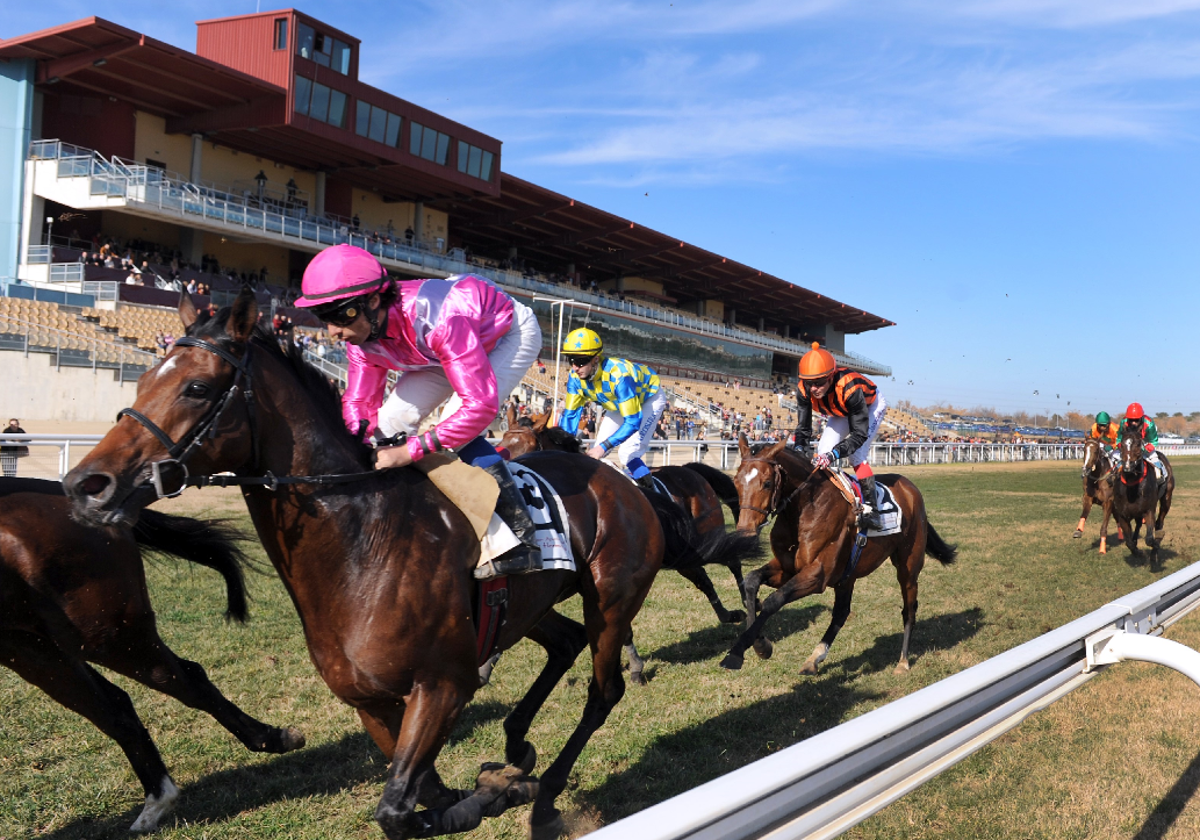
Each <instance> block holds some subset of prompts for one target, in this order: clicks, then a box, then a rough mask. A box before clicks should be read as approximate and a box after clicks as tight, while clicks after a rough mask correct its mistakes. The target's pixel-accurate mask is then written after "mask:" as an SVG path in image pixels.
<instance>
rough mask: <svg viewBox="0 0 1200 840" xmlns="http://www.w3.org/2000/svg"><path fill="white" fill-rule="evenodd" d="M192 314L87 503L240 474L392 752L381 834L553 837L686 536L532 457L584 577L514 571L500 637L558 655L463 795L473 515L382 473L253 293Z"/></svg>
mask: <svg viewBox="0 0 1200 840" xmlns="http://www.w3.org/2000/svg"><path fill="white" fill-rule="evenodd" d="M180 315H181V317H182V319H183V322H184V326H185V327H186V331H187V335H186V336H185V337H184V338H181V339H179V340H178V341H176V342H175V344H174V346H173V348H172V350H171V352H170V353H169V354H168V355H167V356H166V357H165V359H164V360H163V361H162V362H161V363H160V364H159V365H158V366H156V367H154V368H152V369H151V370H149V371H147V372H146V373H145V374H143V376H142V377H141V379H140V380H139V382H138V396H137V401H136V402H135V404H134V408H133V409H127V410H126V412H125V416H124V417H122V419H121V420H120V421H119V422H118V423H117V425H116V426H115V427H114V428H113V429H112V430H111V431H110V432H109V433H108V434H107V435H106V436H105V438H104V439H103V440H102V441H101V442H100V443H99V444H98V445H97V446H96V448H95V449H93V450H92V452H91V453H90V454H89V455H88V456H87V457H85V458H84V460H83V462H82V463H80V464H79V466H77V467H76V468H75V469H74V470H72V471H71V473H70V474H69V475H68V476H67V479H66V482H65V484H66V486H67V489H68V493H69V494H70V495H71V496H72V498H73V499H74V501H75V509H76V512H77V515H79V516H83V517H86V518H87V519H89V520H90V521H93V522H100V523H114V522H127V521H131V520H134V519H136V518H137V516H138V514H139V512H140V511H141V510H142V508H143V507H144V506H145V505H147V504H149V503H150V502H152V501H154V500H155V499H156V498H157V497H158V496H159V495H160V494H161V493H162V492H171V491H173V490H178V489H180V485H181V483H182V480H183V476H184V475H185V474H186V471H190V472H191V473H192V474H193V478H192V479H191V480H192V482H193V483H200V484H202V483H205V480H207V479H208V477H211V476H212V475H213V474H215V473H219V472H225V471H232V472H234V473H236V474H237V476H238V477H237V478H233V479H232V481H233V482H234V483H241V484H244V485H246V487H245V490H244V495H245V498H246V504H247V507H248V508H249V510H250V516H251V519H252V520H253V522H254V524H255V527H256V529H257V530H258V534H259V537H260V538H261V540H262V542H263V545H264V546H265V548H266V551H267V554H268V556H269V557H270V559H271V562H272V563H273V564H274V566H275V569H276V571H277V572H278V573H279V575H280V577H281V578H282V579H283V582H284V585H285V586H286V588H287V590H288V592H289V593H290V595H291V597H292V600H293V603H294V604H295V606H296V609H297V611H298V612H299V614H300V618H301V621H302V624H303V627H304V633H305V639H306V641H307V643H308V648H309V652H310V654H311V656H312V660H313V663H314V664H315V665H316V667H317V670H318V671H319V673H320V674H321V677H322V678H323V679H324V680H325V682H326V684H327V685H328V686H329V687H330V689H331V690H332V691H333V692H334V694H335V695H337V696H338V697H339V698H341V699H342V700H343V701H345V702H346V703H348V704H349V705H351V706H352V707H354V709H355V710H356V711H357V712H358V714H359V717H360V718H361V720H362V722H363V724H364V726H365V727H366V729H367V732H368V733H369V734H370V735H371V737H372V738H373V739H374V741H375V742H376V744H377V745H378V746H379V748H380V749H381V750H382V751H383V752H384V754H386V755H388V756H389V757H390V758H391V760H392V764H391V768H390V770H389V772H388V780H387V784H386V786H385V788H384V792H383V796H382V798H381V800H380V803H379V805H378V807H377V808H376V811H375V819H376V820H377V821H378V823H379V824H380V826H381V828H382V829H383V831H384V833H385V834H386V835H387V836H388V837H390V838H407V837H429V836H433V835H439V834H448V833H453V832H460V831H467V830H470V829H472V828H474V827H475V826H477V825H479V823H480V822H481V821H482V819H483V818H484V817H487V816H495V815H497V814H499V813H501V812H503V811H504V810H506V809H508V808H510V807H513V806H514V805H519V804H522V803H524V802H529V801H530V800H531V799H532V800H533V801H534V807H533V813H532V815H531V820H530V822H531V829H532V834H533V836H534V838H536V840H543V838H553V837H556V836H558V835H559V833H560V832H561V831H562V819H561V815H560V814H559V812H558V810H557V808H556V807H555V804H554V802H555V799H556V798H557V797H558V795H559V794H561V793H562V791H563V789H564V788H565V787H566V784H567V778H568V774H569V773H570V771H571V768H572V767H573V766H574V764H575V761H576V760H577V759H578V757H579V754H580V752H581V751H582V750H583V748H584V746H585V745H586V744H587V741H588V739H589V738H590V737H591V735H592V733H594V732H595V731H596V730H597V729H598V728H599V727H600V726H601V724H603V723H604V721H605V719H606V718H607V717H608V715H609V713H610V712H611V710H612V709H613V707H614V706H615V705H616V703H617V702H618V701H619V700H620V699H621V696H622V695H623V694H624V691H625V685H624V681H623V680H622V678H621V673H620V655H621V644H622V642H623V641H624V640H625V639H626V638H627V636H628V634H629V632H630V623H631V622H632V620H633V618H634V616H635V615H636V614H637V612H638V609H639V608H640V607H641V605H642V601H643V599H644V598H645V597H646V593H647V592H648V591H649V589H650V586H651V584H652V583H653V581H654V575H655V573H656V572H657V571H658V569H659V567H660V564H661V563H662V561H663V557H664V551H666V550H669V549H670V547H671V545H672V543H671V537H670V535H668V534H666V533H665V532H664V529H663V527H662V525H661V524H660V522H659V519H658V517H657V516H656V512H655V510H654V508H653V506H652V503H651V502H650V501H649V500H648V499H647V497H646V496H644V495H643V494H642V493H641V492H640V491H639V490H638V488H637V486H636V485H634V484H633V483H631V482H629V481H627V480H626V479H625V478H623V477H622V476H621V475H620V474H619V473H617V472H615V471H614V470H612V469H609V468H608V467H606V466H604V465H602V464H599V463H596V462H594V461H592V460H591V459H588V460H587V461H584V460H583V459H580V458H578V457H575V456H571V455H564V454H560V453H553V452H545V453H536V454H534V455H530V456H528V457H527V458H526V461H525V463H526V464H527V465H528V466H530V467H533V468H535V469H536V470H537V471H538V472H539V473H540V474H541V475H542V476H543V477H544V478H545V479H546V480H547V481H548V482H549V483H550V484H551V485H552V486H553V487H554V488H555V489H556V490H557V492H558V493H559V494H560V495H561V497H562V500H563V504H564V505H565V507H566V510H567V516H568V520H569V521H570V526H571V546H572V549H573V551H574V554H575V558H576V565H577V567H578V571H563V570H555V571H550V570H547V571H542V572H540V573H538V574H532V575H523V576H519V577H512V578H509V579H508V580H507V581H506V585H507V593H508V594H507V602H508V613H507V622H506V623H505V624H504V625H503V626H502V627H501V629H500V630H499V632H498V646H499V649H500V650H504V649H507V648H509V647H511V646H512V645H514V644H516V643H517V642H518V641H519V640H520V639H522V638H525V637H528V638H530V639H532V640H533V641H534V642H536V643H538V644H540V645H541V646H542V647H544V648H545V649H546V652H547V654H548V658H547V663H546V665H545V667H544V669H543V670H542V672H541V674H540V675H539V676H538V678H537V679H536V680H535V681H534V683H533V686H532V687H531V688H530V690H529V692H528V693H527V694H526V695H525V697H524V698H523V699H522V700H521V701H520V703H518V704H517V706H516V708H515V709H514V710H513V712H512V713H511V714H510V715H509V716H508V718H507V719H506V720H505V722H504V730H505V734H506V745H505V754H506V758H507V761H508V764H509V766H508V767H505V768H501V767H499V766H498V765H485V767H484V772H482V773H481V774H480V776H479V778H478V779H477V781H476V786H475V788H474V790H469V791H464V790H451V789H449V788H448V787H447V786H446V785H444V784H443V783H442V781H441V778H440V777H439V775H438V773H437V770H436V769H435V767H434V762H435V760H436V758H437V756H438V753H439V752H440V751H441V749H442V747H443V746H444V745H445V743H446V741H447V739H448V738H449V736H450V733H451V731H452V729H453V727H454V723H455V721H456V720H457V719H458V717H459V714H460V713H461V712H462V710H463V707H464V706H465V705H466V703H467V702H468V701H469V700H470V699H471V696H472V695H473V694H474V693H475V691H476V689H477V688H478V686H479V676H478V673H477V661H476V655H477V651H476V630H475V627H474V626H473V623H472V619H471V616H472V614H473V613H474V612H475V609H474V603H473V602H474V600H475V598H476V595H477V593H478V587H477V586H476V582H475V581H474V580H473V578H472V569H473V568H474V567H475V565H476V564H477V561H478V557H479V540H478V539H477V538H476V536H475V533H474V531H473V529H472V528H471V526H470V525H469V524H468V521H467V519H466V517H465V515H464V514H462V513H461V512H460V511H459V510H458V509H457V508H456V507H455V506H454V505H453V504H452V503H451V502H449V501H448V500H447V499H446V497H445V496H444V495H443V494H442V493H441V492H440V491H439V490H437V489H436V488H435V487H434V486H433V484H431V483H430V482H429V481H428V479H426V478H425V477H424V476H423V475H422V474H421V473H420V472H418V471H417V470H414V469H397V470H387V471H379V472H371V471H369V463H370V460H369V458H370V454H369V450H368V448H367V447H366V446H364V445H363V444H362V442H361V441H360V440H359V439H357V438H356V437H354V436H353V435H351V434H349V433H348V432H347V431H346V430H345V428H344V426H343V423H342V417H341V405H340V400H339V398H338V396H337V393H336V391H335V390H333V389H332V388H331V387H330V385H329V383H328V382H326V381H325V380H324V379H323V378H322V376H321V375H320V373H319V372H317V371H316V370H314V369H313V368H311V367H309V366H308V365H306V364H304V362H303V360H302V358H301V356H300V354H299V351H298V350H297V349H296V348H295V347H294V346H290V345H289V350H288V352H287V353H284V352H282V351H281V350H280V348H279V345H278V344H277V343H276V342H275V341H274V340H273V339H272V338H271V336H270V335H269V334H267V333H266V331H265V330H262V329H258V328H256V324H257V322H258V308H257V305H256V303H255V300H254V297H253V296H252V295H249V294H248V293H246V292H243V293H242V295H240V296H239V297H238V298H237V299H236V301H235V302H234V304H233V305H232V307H229V308H226V309H222V310H221V311H220V312H218V313H217V315H216V316H215V317H213V318H212V319H211V320H208V321H199V320H198V318H197V315H196V311H195V308H194V307H193V305H192V303H191V300H190V298H188V297H187V296H186V295H184V296H183V297H182V299H181V301H180ZM164 449H165V450H166V457H164ZM183 461H186V462H187V463H186V465H184V466H181V462H183ZM218 483H219V481H218ZM156 484H157V486H155V485H156ZM670 550H674V549H670ZM697 561H698V562H703V561H704V558H703V557H702V556H699V557H698V558H697ZM573 594H578V595H579V596H580V597H581V599H582V601H583V623H582V624H580V623H578V622H576V621H573V620H571V619H568V618H566V617H564V616H562V615H560V614H559V613H557V612H555V611H554V609H553V607H554V605H555V604H557V603H558V602H559V601H561V600H563V599H564V598H567V597H569V596H571V595H573ZM587 647H590V649H591V654H592V679H591V682H590V684H589V686H588V696H587V701H586V703H585V706H584V709H583V713H582V716H581V719H580V722H579V724H578V726H577V727H576V729H575V731H574V732H573V733H572V734H571V735H570V736H569V737H568V739H567V741H566V744H565V745H564V747H563V749H562V752H561V753H560V754H559V755H558V757H557V758H556V759H555V760H554V761H553V762H552V763H551V764H550V766H549V767H548V768H546V770H545V772H544V773H543V774H542V777H541V781H540V784H539V782H538V781H537V780H534V779H532V778H530V777H528V776H527V775H526V774H528V773H530V772H531V771H532V770H533V767H534V765H535V763H536V753H535V752H534V750H533V747H532V745H530V744H529V743H528V742H527V741H526V739H525V736H526V735H527V733H528V731H529V729H530V726H531V724H532V721H533V718H534V715H535V714H536V712H537V711H538V709H539V708H540V707H541V706H542V704H543V703H544V702H545V701H546V699H547V697H548V696H549V695H550V693H551V691H552V690H553V688H554V686H555V685H556V684H557V683H558V682H559V680H560V679H561V678H562V677H563V675H564V674H565V673H566V672H567V671H568V670H569V669H570V667H571V665H572V663H573V662H574V661H575V658H576V657H577V656H578V655H579V653H580V652H581V651H582V650H583V649H584V648H587ZM418 806H423V809H421V810H419V809H418Z"/></svg>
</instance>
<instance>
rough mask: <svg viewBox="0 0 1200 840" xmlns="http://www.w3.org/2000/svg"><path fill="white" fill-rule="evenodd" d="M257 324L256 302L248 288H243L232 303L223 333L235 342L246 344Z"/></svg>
mask: <svg viewBox="0 0 1200 840" xmlns="http://www.w3.org/2000/svg"><path fill="white" fill-rule="evenodd" d="M257 324H258V300H256V299H255V297H254V292H252V291H250V288H249V287H248V286H243V287H242V291H241V294H239V295H238V296H237V298H236V299H235V300H234V302H233V311H232V312H230V313H229V323H228V324H226V325H225V332H227V333H228V334H229V337H230V338H232V339H233V340H234V341H237V342H239V343H240V342H246V341H249V340H250V336H251V335H252V334H253V332H254V327H255V326H256V325H257Z"/></svg>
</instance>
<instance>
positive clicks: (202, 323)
mask: <svg viewBox="0 0 1200 840" xmlns="http://www.w3.org/2000/svg"><path fill="white" fill-rule="evenodd" d="M231 313H232V309H231V308H230V307H228V306H223V307H221V309H220V310H218V311H217V313H216V314H215V315H209V314H208V313H207V312H206V311H205V312H201V313H200V315H199V317H197V318H196V321H195V323H194V324H192V326H190V327H188V329H187V334H188V335H189V336H193V337H195V338H203V339H205V340H206V341H211V342H212V343H213V344H216V345H217V346H218V347H220V348H221V349H223V350H229V351H232V350H233V349H234V341H233V339H232V338H230V337H229V334H228V333H227V332H226V331H225V327H226V325H227V324H228V323H229V316H230V314H231ZM250 341H251V343H252V344H253V345H254V346H255V347H257V348H259V349H260V350H263V351H265V352H267V353H270V354H271V355H272V356H274V357H275V358H276V359H278V360H279V361H281V362H283V363H284V364H286V365H288V366H289V367H290V368H291V369H292V372H293V373H295V374H296V378H297V379H298V380H299V381H300V386H301V388H302V389H303V390H304V391H305V393H307V394H309V395H311V396H312V397H313V402H314V403H315V404H316V407H317V410H318V411H319V412H320V413H321V415H322V417H323V419H324V420H325V421H326V422H327V423H328V424H329V425H330V426H331V427H332V428H333V429H334V430H335V433H336V434H340V435H344V436H345V442H346V443H347V444H348V446H347V448H348V449H349V450H350V451H352V452H353V453H354V454H355V457H356V458H357V459H358V461H359V463H360V464H361V465H362V466H363V467H364V468H366V467H367V466H368V465H369V464H370V448H369V447H368V446H367V445H366V444H365V443H364V442H363V441H362V440H360V439H359V438H358V436H357V435H353V434H351V433H350V431H349V430H348V429H347V428H346V422H345V420H344V419H343V418H342V397H341V394H340V393H339V391H338V388H337V385H336V384H334V383H333V382H331V381H330V380H329V379H328V378H327V377H326V376H325V374H323V373H321V371H319V370H317V369H316V368H315V367H313V366H312V365H310V364H309V363H308V362H307V361H305V359H304V350H303V349H302V348H300V347H299V346H297V345H296V344H294V343H293V342H291V341H288V342H287V350H286V351H285V350H284V349H283V348H282V347H281V346H280V342H279V340H278V339H276V338H275V336H274V335H273V334H272V333H271V332H270V331H269V330H268V329H267V328H266V326H264V325H263V324H262V323H261V322H260V323H259V324H256V325H255V327H254V333H253V335H251V337H250Z"/></svg>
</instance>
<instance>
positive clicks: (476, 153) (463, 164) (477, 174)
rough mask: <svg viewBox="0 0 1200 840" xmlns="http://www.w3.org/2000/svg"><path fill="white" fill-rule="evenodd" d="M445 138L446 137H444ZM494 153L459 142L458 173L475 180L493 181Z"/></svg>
mask: <svg viewBox="0 0 1200 840" xmlns="http://www.w3.org/2000/svg"><path fill="white" fill-rule="evenodd" d="M443 136H445V135H443ZM492 157H493V155H492V153H491V152H485V151H484V150H483V149H481V148H479V147H478V146H472V145H471V144H470V143H467V142H465V141H463V140H459V141H458V171H459V172H465V173H466V174H467V175H470V176H471V177H473V178H482V179H483V180H484V181H490V180H492Z"/></svg>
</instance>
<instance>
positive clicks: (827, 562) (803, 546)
mask: <svg viewBox="0 0 1200 840" xmlns="http://www.w3.org/2000/svg"><path fill="white" fill-rule="evenodd" d="M738 449H739V451H740V453H741V457H742V460H741V464H740V465H739V466H738V472H737V476H736V477H735V478H734V481H735V483H736V484H737V486H738V491H739V493H740V498H741V505H742V516H741V518H740V519H739V520H738V527H739V528H741V529H744V530H748V531H753V532H757V531H758V530H760V529H761V528H762V526H763V525H765V524H766V521H767V520H768V519H770V518H771V517H776V521H775V525H774V526H773V527H772V528H771V551H772V553H773V554H774V559H773V560H772V561H771V562H770V563H768V564H767V565H765V566H763V567H762V568H761V569H756V570H754V571H752V572H750V574H748V575H746V596H745V597H746V611H747V613H748V617H747V619H746V630H745V632H743V633H742V635H741V637H739V638H738V640H737V642H736V643H735V644H734V646H733V648H732V649H731V650H730V651H729V654H728V655H727V656H726V657H725V659H724V660H722V662H721V665H722V667H725V668H730V669H734V670H736V669H738V668H741V667H742V662H743V655H744V654H745V652H746V649H747V648H748V647H751V646H753V648H754V652H755V653H757V654H758V655H759V656H760V657H761V658H763V659H767V658H769V657H770V656H771V653H772V651H773V648H772V645H771V642H770V641H769V640H768V639H767V638H766V637H765V636H763V635H762V630H763V627H764V626H765V624H766V622H767V620H768V619H770V618H771V616H773V615H774V614H775V613H777V612H778V611H779V610H780V609H781V608H782V607H783V606H784V605H786V604H790V603H791V602H792V601H797V600H799V599H800V598H803V597H805V596H806V595H811V594H813V593H819V592H824V591H825V588H826V587H829V586H832V587H833V589H834V593H835V597H834V603H833V616H832V618H831V620H830V622H829V629H828V630H826V631H825V635H824V636H823V637H822V639H821V642H820V644H818V645H817V646H816V648H814V649H813V652H812V654H811V655H810V656H809V657H808V659H807V660H806V661H805V663H804V665H803V666H802V667H801V669H800V672H801V673H802V674H815V673H817V668H818V667H819V666H820V664H821V662H822V661H824V659H825V657H826V656H827V655H828V653H829V648H830V647H831V646H832V645H833V641H834V639H835V638H837V634H838V631H839V630H841V629H842V625H843V624H845V623H846V619H847V617H848V616H849V615H850V600H851V598H852V596H853V595H854V583H855V581H856V580H858V579H859V578H862V577H866V576H867V575H869V574H871V572H873V571H875V570H876V569H877V568H879V566H880V565H882V564H883V561H884V560H886V559H888V558H890V559H891V561H892V565H894V566H895V567H896V577H897V579H898V580H899V582H900V594H901V597H902V599H903V603H904V606H903V609H902V611H901V616H902V618H903V621H904V640H903V642H902V643H901V646H900V662H899V664H898V665H897V666H896V673H903V672H905V671H907V670H908V668H909V664H908V644H909V641H910V639H911V637H912V629H913V624H914V623H915V622H916V619H917V577H918V575H920V573H921V569H922V567H923V566H924V565H925V555H926V554H929V555H930V556H932V557H934V558H935V559H937V560H938V561H940V562H941V563H942V564H943V565H948V564H950V563H953V562H954V560H955V557H956V555H957V551H956V549H955V547H954V546H953V545H949V544H947V543H946V542H944V541H943V540H942V538H941V537H940V536H938V533H937V531H935V530H934V529H933V525H931V524H930V523H929V521H928V519H927V518H926V515H925V500H924V498H923V497H922V496H921V491H919V490H918V489H917V488H916V486H915V485H913V483H912V482H911V481H909V480H908V479H906V478H904V477H903V476H900V475H880V476H879V477H878V481H879V482H880V483H881V484H885V485H887V486H888V487H890V488H891V489H892V493H893V495H894V496H895V499H896V504H897V505H898V506H899V507H900V510H901V513H902V516H903V522H902V526H901V530H900V532H899V533H896V534H892V535H890V536H882V537H872V538H870V539H867V540H866V546H865V547H863V548H862V549H861V555H860V556H859V557H858V558H857V562H856V563H855V562H852V549H853V547H854V544H855V541H856V534H857V526H856V521H855V520H856V515H855V506H854V505H853V504H851V503H850V502H849V501H847V500H846V497H845V496H843V495H842V492H841V490H839V489H838V487H837V486H835V485H834V483H833V479H832V477H831V476H830V475H829V474H828V473H827V472H826V471H824V470H819V469H817V468H815V467H814V466H813V464H812V461H811V460H810V459H809V458H808V456H807V455H803V454H801V453H799V452H795V451H793V450H791V449H789V448H788V447H787V444H786V443H784V442H780V443H776V444H774V445H772V446H768V447H766V448H765V449H763V450H761V451H760V452H758V453H757V454H755V453H753V452H751V450H750V446H749V444H748V443H747V442H746V436H745V435H739V436H738ZM764 583H765V584H767V585H768V586H773V587H775V588H776V589H777V591H776V592H773V593H771V595H770V597H768V598H767V599H766V600H765V601H763V603H762V612H761V613H758V614H757V615H756V602H757V597H758V589H759V587H760V586H761V585H762V584H764Z"/></svg>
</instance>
